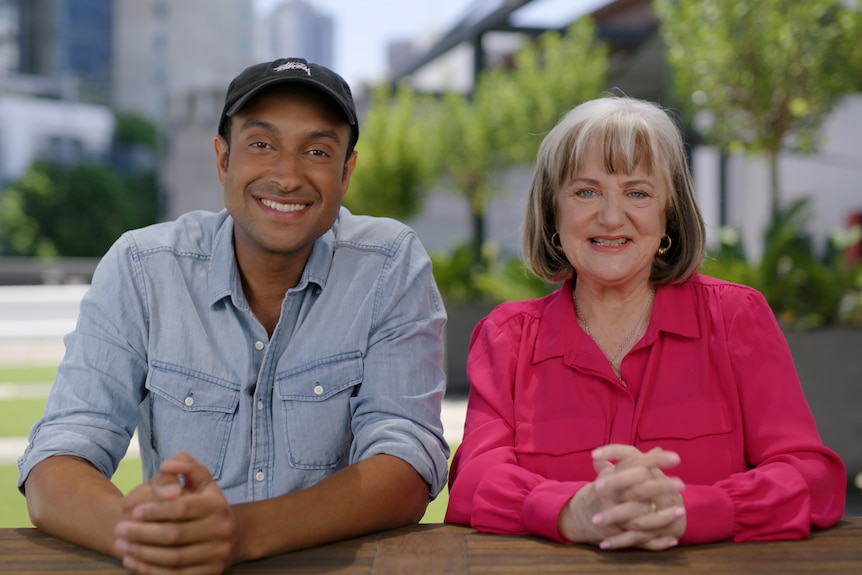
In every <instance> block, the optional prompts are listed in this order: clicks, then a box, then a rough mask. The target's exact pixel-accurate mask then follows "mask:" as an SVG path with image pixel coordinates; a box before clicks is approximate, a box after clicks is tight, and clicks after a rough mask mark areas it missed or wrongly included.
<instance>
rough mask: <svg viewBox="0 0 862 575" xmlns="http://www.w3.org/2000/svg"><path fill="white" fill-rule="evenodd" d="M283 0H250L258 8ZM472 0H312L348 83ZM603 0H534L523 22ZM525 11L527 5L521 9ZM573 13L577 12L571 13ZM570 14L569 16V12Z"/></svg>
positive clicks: (377, 74)
mask: <svg viewBox="0 0 862 575" xmlns="http://www.w3.org/2000/svg"><path fill="white" fill-rule="evenodd" d="M283 1H285V0H254V2H255V10H256V12H258V13H260V14H265V13H267V12H269V11H270V10H271V9H272V8H273V7H274V6H277V5H279V4H281V3H282V2H283ZM476 1H477V0H314V2H313V3H312V4H313V5H314V6H315V7H316V8H317V9H318V10H319V11H320V12H321V13H323V14H326V15H329V16H331V17H332V19H333V25H334V28H335V47H334V53H335V56H334V61H333V68H334V69H335V70H336V71H337V72H338V73H340V74H341V75H342V76H344V79H345V80H347V82H348V84H350V85H351V86H358V85H359V83H362V82H367V83H373V82H375V81H377V80H380V79H382V78H383V77H384V75H385V73H386V46H387V45H388V44H389V43H390V42H392V41H395V40H411V41H414V40H416V39H421V38H425V37H427V36H429V35H430V34H432V33H440V32H443V31H446V30H448V29H449V28H451V27H452V26H454V25H455V24H456V23H458V22H459V21H460V20H461V19H462V18H463V17H464V16H465V15H466V14H467V12H468V10H469V9H470V8H471V7H472V6H473V5H474V4H475V3H476ZM604 3H607V0H534V1H533V3H532V5H531V6H530V9H529V11H528V12H529V13H528V14H524V15H523V16H524V17H525V18H529V20H525V21H524V23H526V24H533V23H540V22H542V21H547V18H548V17H549V16H548V15H553V17H555V18H559V17H560V15H563V16H564V17H565V16H567V15H570V14H572V13H573V11H578V12H580V13H583V12H585V11H589V10H591V9H593V8H594V7H596V6H597V5H601V4H604ZM524 11H527V10H526V9H525V10H524ZM576 15H577V14H576ZM572 19H574V18H572Z"/></svg>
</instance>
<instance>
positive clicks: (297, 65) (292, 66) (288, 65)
mask: <svg viewBox="0 0 862 575" xmlns="http://www.w3.org/2000/svg"><path fill="white" fill-rule="evenodd" d="M285 70H303V71H305V73H306V74H308V75H309V76H311V68H309V67H308V66H307V65H305V64H303V63H302V62H285V63H284V64H282V65H281V66H277V67H275V68H273V71H274V72H284V71H285Z"/></svg>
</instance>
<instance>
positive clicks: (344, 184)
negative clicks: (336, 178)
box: [341, 150, 358, 198]
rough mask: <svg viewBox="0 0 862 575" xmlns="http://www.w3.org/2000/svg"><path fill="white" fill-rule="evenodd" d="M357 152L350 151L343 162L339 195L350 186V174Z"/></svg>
mask: <svg viewBox="0 0 862 575" xmlns="http://www.w3.org/2000/svg"><path fill="white" fill-rule="evenodd" d="M357 156H358V154H357V153H356V150H353V151H352V152H351V153H350V157H349V158H347V161H346V162H344V171H343V172H342V174H341V197H342V198H343V197H344V194H346V193H347V188H348V186H350V176H352V175H353V170H355V169H356V158H357Z"/></svg>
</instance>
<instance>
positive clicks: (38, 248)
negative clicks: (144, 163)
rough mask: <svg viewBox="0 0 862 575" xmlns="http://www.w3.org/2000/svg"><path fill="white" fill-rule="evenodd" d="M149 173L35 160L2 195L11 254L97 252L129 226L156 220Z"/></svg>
mask: <svg viewBox="0 0 862 575" xmlns="http://www.w3.org/2000/svg"><path fill="white" fill-rule="evenodd" d="M149 177H151V176H147V175H145V174H136V175H129V176H127V177H120V176H117V175H116V174H114V173H113V172H111V171H110V170H109V169H108V168H105V167H103V166H99V165H94V164H79V165H74V166H63V165H58V164H50V163H36V164H34V165H33V166H32V167H31V168H30V170H29V171H28V172H27V173H26V174H24V176H23V177H21V178H20V179H19V180H17V181H15V182H13V183H12V184H11V185H10V186H8V187H7V188H6V189H5V190H4V192H3V195H2V198H0V231H2V235H3V244H4V245H5V246H6V249H7V251H8V252H9V255H18V256H31V257H98V256H101V255H103V254H104V253H105V251H106V250H107V249H108V247H110V245H111V244H112V243H113V242H114V241H115V240H116V239H117V238H118V237H119V236H120V234H121V233H123V232H124V231H126V230H127V229H131V228H136V227H140V226H142V225H146V224H149V223H152V222H153V221H155V213H156V208H155V202H153V201H152V199H151V198H150V199H147V197H146V194H148V193H153V191H154V182H152V181H148V178H149Z"/></svg>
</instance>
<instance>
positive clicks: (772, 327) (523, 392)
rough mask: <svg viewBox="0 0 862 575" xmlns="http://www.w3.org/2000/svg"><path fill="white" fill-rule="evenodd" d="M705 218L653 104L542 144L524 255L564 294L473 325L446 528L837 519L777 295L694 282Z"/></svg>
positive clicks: (623, 108) (842, 473) (737, 537)
mask: <svg viewBox="0 0 862 575" xmlns="http://www.w3.org/2000/svg"><path fill="white" fill-rule="evenodd" d="M704 246H705V239H704V224H703V220H702V218H701V215H700V212H699V210H698V207H697V203H696V200H695V196H694V191H693V189H692V181H691V176H690V174H689V171H688V166H687V163H686V157H685V152H684V148H683V143H682V138H681V135H680V132H679V130H678V129H677V127H676V125H675V124H674V122H673V121H672V120H671V118H670V117H669V116H668V114H667V113H666V112H665V111H664V110H662V109H661V108H659V107H658V106H656V105H654V104H651V103H648V102H644V101H640V100H635V99H631V98H624V97H610V98H601V99H598V100H594V101H590V102H586V103H584V104H581V105H580V106H577V107H576V108H574V109H573V110H571V111H570V112H569V113H568V115H566V116H565V117H564V118H563V119H562V120H561V121H560V123H559V124H558V125H557V126H556V127H555V128H554V129H553V130H551V132H549V133H548V135H547V136H546V137H545V139H544V141H543V142H542V145H541V147H540V149H539V154H538V159H537V165H536V170H535V174H534V176H533V181H532V185H531V188H530V197H529V200H528V206H527V213H526V217H525V222H524V239H523V247H524V254H525V259H526V260H527V263H528V265H529V266H530V268H531V269H532V270H533V272H534V273H536V274H537V275H538V276H539V277H541V278H543V279H544V280H546V281H548V282H550V283H558V282H563V283H562V287H561V288H560V289H558V290H557V291H555V292H554V293H552V294H550V295H548V296H547V297H544V298H541V299H537V300H531V301H523V302H509V303H505V304H502V305H500V306H498V307H497V308H496V309H495V310H493V311H492V312H491V313H490V314H489V315H488V316H487V317H486V318H484V319H483V320H482V321H481V322H479V324H478V325H477V326H476V329H475V331H474V332H473V337H472V340H471V344H470V352H469V356H468V365H467V372H468V376H469V378H470V382H471V390H470V398H469V404H468V408H467V419H466V424H465V429H464V439H463V443H462V444H461V446H460V447H459V449H458V451H457V453H456V454H455V457H454V460H453V463H452V470H451V477H450V484H449V488H450V499H449V507H448V510H447V514H446V521H447V522H453V523H462V524H468V525H471V526H473V527H474V528H476V529H478V530H480V531H488V532H493V533H512V534H529V535H536V536H541V537H546V538H548V539H552V540H556V541H561V542H578V543H592V544H596V545H598V546H599V547H601V548H602V549H618V548H624V547H640V548H645V549H653V550H661V549H666V548H668V547H672V546H674V545H677V544H698V543H707V542H712V541H721V540H733V541H746V540H775V539H801V538H805V537H807V536H808V534H809V532H810V529H811V527H812V526H813V527H816V528H824V527H829V526H831V525H833V524H835V523H836V522H837V521H838V520H839V519H840V518H841V515H842V512H843V508H844V497H845V490H846V470H845V468H844V464H843V463H842V461H841V460H840V458H839V457H838V456H837V455H836V454H835V453H834V452H832V451H830V450H829V449H827V448H826V447H825V446H824V445H823V443H822V442H821V440H820V438H819V435H818V433H817V428H816V426H815V422H814V419H813V417H812V415H811V412H810V410H809V408H808V405H807V403H806V400H805V397H804V395H803V393H802V388H801V386H800V383H799V378H798V376H797V374H796V371H795V368H794V365H793V360H792V357H791V355H790V351H789V348H788V347H787V344H786V342H785V340H784V337H783V334H782V332H781V330H780V329H779V327H778V325H777V323H776V321H775V318H774V315H773V314H772V311H771V310H770V308H769V306H768V305H767V303H766V301H765V299H764V298H763V296H762V295H761V294H760V293H759V292H757V291H755V290H754V289H751V288H749V287H745V286H740V285H736V284H731V283H728V282H724V281H721V280H718V279H714V278H710V277H706V276H703V275H700V274H698V273H697V270H698V267H699V266H700V263H701V261H702V258H703V254H704V251H705V248H704Z"/></svg>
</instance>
